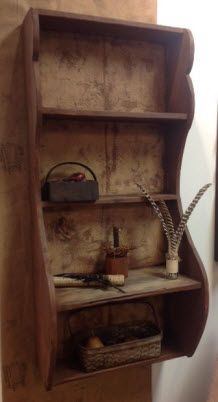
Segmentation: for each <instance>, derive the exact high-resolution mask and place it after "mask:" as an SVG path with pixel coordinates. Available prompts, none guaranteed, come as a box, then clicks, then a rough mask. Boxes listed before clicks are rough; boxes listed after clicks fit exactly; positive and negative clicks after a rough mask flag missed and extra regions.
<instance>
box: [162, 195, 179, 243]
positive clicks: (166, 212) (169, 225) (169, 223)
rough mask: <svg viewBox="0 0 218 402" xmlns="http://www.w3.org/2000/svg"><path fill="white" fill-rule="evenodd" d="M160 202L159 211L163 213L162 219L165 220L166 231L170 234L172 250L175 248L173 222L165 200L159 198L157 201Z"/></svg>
mask: <svg viewBox="0 0 218 402" xmlns="http://www.w3.org/2000/svg"><path fill="white" fill-rule="evenodd" d="M159 203H160V207H161V212H162V214H163V217H164V221H165V222H166V225H167V228H168V232H169V235H170V239H171V246H172V251H175V250H176V243H177V242H176V240H177V238H176V233H175V229H174V224H173V220H172V216H171V214H170V211H169V209H168V207H167V204H166V202H165V201H163V200H161V201H159Z"/></svg>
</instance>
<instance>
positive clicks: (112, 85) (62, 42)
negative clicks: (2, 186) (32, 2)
mask: <svg viewBox="0 0 218 402" xmlns="http://www.w3.org/2000/svg"><path fill="white" fill-rule="evenodd" d="M23 36H24V58H25V75H26V93H27V109H28V127H29V164H30V192H31V200H32V201H31V202H32V243H33V261H34V283H35V306H36V339H37V352H38V362H39V367H40V371H41V375H42V378H43V381H44V384H45V386H46V388H47V389H50V388H51V387H52V386H53V385H56V384H60V383H64V382H68V381H73V380H78V379H80V380H82V379H83V378H86V377H88V376H98V374H99V373H100V372H94V373H89V374H87V373H85V372H82V371H81V370H80V368H79V366H78V365H77V363H76V361H75V364H74V362H72V365H71V366H69V365H68V364H67V359H66V356H65V357H64V354H63V353H62V354H61V353H60V345H62V343H61V342H62V340H61V339H62V338H61V335H60V333H61V330H60V327H61V326H63V323H64V322H65V320H66V317H69V315H70V314H72V313H73V312H75V314H76V312H78V311H79V312H80V313H81V312H83V311H86V316H85V317H86V322H87V321H89V319H87V317H89V314H90V322H91V320H92V323H94V322H95V320H94V319H93V311H94V314H96V315H99V311H100V307H101V308H103V309H110V307H111V305H113V306H114V305H115V306H116V307H119V308H120V309H121V310H120V311H121V313H119V314H121V315H122V306H123V302H127V301H131V303H132V304H131V305H132V307H133V310H132V311H135V314H136V308H135V310H134V303H135V302H136V301H137V302H138V301H139V300H141V301H143V300H145V299H149V298H152V301H153V302H154V303H156V302H157V305H159V306H160V308H159V316H160V321H161V323H162V327H163V333H164V339H163V345H162V353H161V355H160V357H158V358H153V359H149V360H145V361H141V362H137V363H132V364H131V365H132V366H145V365H151V364H152V363H155V362H160V361H164V360H168V359H172V358H175V357H179V356H191V355H192V354H193V353H194V351H195V349H196V347H197V345H198V342H199V340H200V337H201V335H202V332H203V330H204V326H205V322H206V318H207V311H208V287H207V279H206V276H205V271H204V268H203V266H202V263H201V261H200V260H199V257H198V255H197V253H196V250H195V248H194V246H193V243H192V241H191V238H190V236H189V234H188V232H187V231H186V233H185V236H184V239H183V242H182V245H181V252H180V256H181V258H182V261H181V263H180V273H181V275H180V277H179V279H178V280H175V281H170V280H166V279H165V278H164V254H165V252H166V245H165V242H164V238H163V234H162V231H161V228H160V224H159V222H158V220H157V219H156V218H155V216H154V214H153V212H152V210H151V208H150V207H149V206H148V205H147V204H146V203H145V202H144V199H143V197H142V196H141V195H140V194H139V193H138V191H137V187H136V186H135V181H139V182H140V183H142V184H144V185H145V186H146V187H147V189H148V190H149V191H150V192H151V193H152V194H153V197H154V198H155V199H156V200H165V201H166V202H167V203H168V205H169V207H170V210H171V212H172V214H173V216H174V219H175V221H178V220H179V217H180V215H181V203H180V195H179V180H180V167H181V161H182V154H183V150H184V145H185V141H186V137H187V134H188V131H189V128H190V125H191V123H192V119H193V114H194V94H193V89H192V84H191V80H190V77H189V72H190V70H191V67H192V62H193V54H194V46H193V40H192V35H191V33H190V32H189V31H188V30H186V29H180V28H172V27H164V26H159V25H148V24H141V23H133V22H124V21H121V20H112V19H106V18H97V17H90V16H85V15H75V14H69V13H63V12H55V11H47V10H36V9H31V10H30V11H29V12H28V14H27V16H26V18H25V20H24V23H23ZM68 159H70V160H77V161H80V162H83V163H86V164H88V165H90V166H91V167H92V168H93V169H94V171H95V173H96V175H97V177H98V180H99V186H100V199H99V200H98V201H97V202H96V203H94V204H93V203H92V204H85V205H84V204H64V203H59V204H58V205H57V204H52V203H50V202H42V200H41V180H42V179H43V177H44V176H45V174H46V172H47V170H48V169H49V168H50V167H51V166H52V164H54V163H57V162H60V161H66V160H68ZM62 216H64V217H65V219H66V222H67V225H68V229H69V231H70V233H71V235H70V238H69V239H65V240H66V241H63V239H60V238H58V234H57V233H56V229H55V228H56V225H57V222H58V220H59V219H60V217H62ZM114 222H116V223H118V224H120V225H121V226H122V227H123V228H124V230H123V233H124V236H126V237H125V240H126V241H128V242H129V243H132V244H133V252H132V253H131V256H130V275H129V278H128V280H127V282H126V285H125V291H126V292H125V294H121V293H118V292H117V291H116V290H111V289H108V290H107V291H103V290H101V289H79V290H78V289H55V288H54V284H53V279H52V274H54V273H57V272H61V271H65V272H66V271H67V270H68V271H69V270H73V271H75V272H78V271H79V272H93V271H96V270H97V271H98V270H99V269H101V268H102V266H103V253H102V250H101V247H102V242H103V241H105V240H108V239H109V237H110V231H111V226H112V224H113V223H114ZM97 307H98V309H97ZM87 314H88V316H87ZM109 316H110V317H111V314H109ZM133 316H134V313H132V317H133ZM91 317H92V318H91ZM60 355H61V358H60ZM116 369H117V368H113V369H108V370H116ZM103 371H106V370H103Z"/></svg>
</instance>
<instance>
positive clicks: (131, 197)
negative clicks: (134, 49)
mask: <svg viewBox="0 0 218 402" xmlns="http://www.w3.org/2000/svg"><path fill="white" fill-rule="evenodd" d="M152 197H153V199H154V200H155V201H160V200H164V201H171V200H172V201H173V200H177V198H178V197H177V195H176V194H152ZM145 202H147V201H146V200H145V197H143V196H141V195H138V194H127V195H103V196H101V197H100V198H99V200H97V201H95V202H50V201H42V208H43V209H60V208H61V209H66V208H76V207H77V206H78V205H84V206H95V205H113V204H140V203H141V204H142V203H145Z"/></svg>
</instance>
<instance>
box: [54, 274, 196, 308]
mask: <svg viewBox="0 0 218 402" xmlns="http://www.w3.org/2000/svg"><path fill="white" fill-rule="evenodd" d="M200 287H201V284H200V282H198V281H194V280H193V279H190V278H187V277H185V276H180V277H179V279H178V280H176V281H172V280H166V279H165V269H164V268H159V267H152V268H145V269H139V270H132V271H130V272H129V277H128V278H127V279H126V281H125V286H124V287H123V288H122V289H123V290H124V291H125V294H122V293H120V292H118V291H117V290H115V289H112V288H108V289H107V290H102V289H90V290H87V289H78V288H75V289H72V288H63V289H56V303H57V310H58V311H65V310H71V309H72V310H73V309H78V308H82V307H83V306H84V307H86V306H90V305H92V304H93V305H94V304H99V305H100V304H105V303H106V302H114V301H120V302H121V301H125V299H128V300H130V299H136V298H138V297H139V296H140V297H141V298H143V297H148V296H151V295H155V294H157V295H158V294H167V293H177V292H184V291H187V290H191V289H199V288H200Z"/></svg>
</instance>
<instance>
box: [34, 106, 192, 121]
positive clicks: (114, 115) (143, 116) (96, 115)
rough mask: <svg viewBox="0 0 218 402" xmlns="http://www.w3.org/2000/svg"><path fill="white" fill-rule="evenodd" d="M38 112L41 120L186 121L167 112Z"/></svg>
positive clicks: (53, 109) (62, 110) (182, 117)
mask: <svg viewBox="0 0 218 402" xmlns="http://www.w3.org/2000/svg"><path fill="white" fill-rule="evenodd" d="M40 112H41V114H42V116H43V119H72V120H80V121H81V120H82V121H86V120H87V121H90V120H91V121H123V122H139V123H140V122H141V123H146V122H149V123H170V122H184V121H186V120H187V114H185V113H167V112H162V113H161V112H145V113H124V112H107V111H103V112H100V111H89V110H86V111H76V110H69V109H55V108H48V107H42V108H41V109H40Z"/></svg>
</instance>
